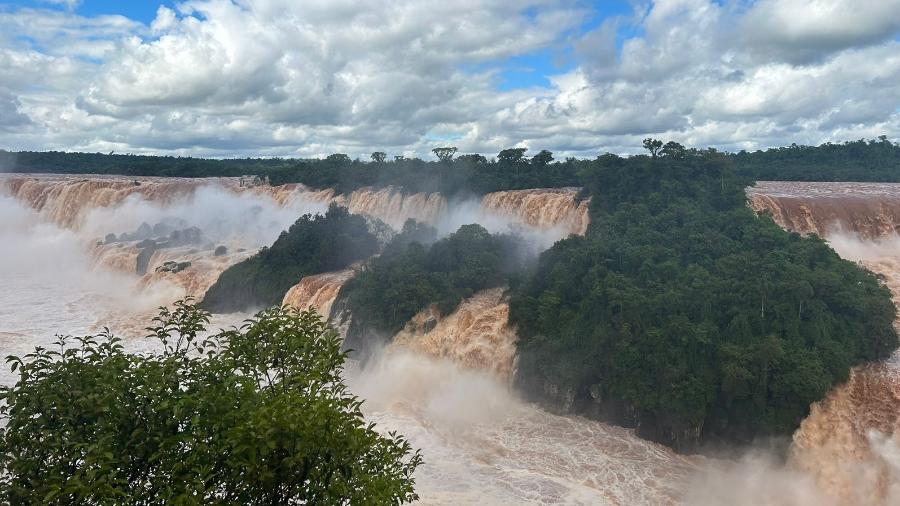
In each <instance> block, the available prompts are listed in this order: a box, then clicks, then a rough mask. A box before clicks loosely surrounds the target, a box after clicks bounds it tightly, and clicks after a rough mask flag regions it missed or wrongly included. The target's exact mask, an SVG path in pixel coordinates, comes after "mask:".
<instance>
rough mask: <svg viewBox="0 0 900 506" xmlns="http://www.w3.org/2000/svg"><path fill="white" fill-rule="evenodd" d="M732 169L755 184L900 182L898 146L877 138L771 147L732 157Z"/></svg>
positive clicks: (884, 138) (899, 146) (742, 152)
mask: <svg viewBox="0 0 900 506" xmlns="http://www.w3.org/2000/svg"><path fill="white" fill-rule="evenodd" d="M733 158H734V163H735V168H736V170H737V171H738V172H739V173H741V174H744V175H746V176H748V177H751V178H753V179H754V180H757V181H878V182H900V144H894V143H892V142H890V141H889V140H888V139H887V138H886V137H884V136H881V137H879V138H878V139H876V140H868V141H867V140H865V139H860V140H858V141H852V142H845V143H843V144H832V143H827V144H822V145H821V146H818V147H813V146H798V145H796V144H792V145H790V146H788V147H781V148H772V149H768V150H766V151H755V152H752V153H749V152H745V151H741V152H740V153H736V154H735V155H733Z"/></svg>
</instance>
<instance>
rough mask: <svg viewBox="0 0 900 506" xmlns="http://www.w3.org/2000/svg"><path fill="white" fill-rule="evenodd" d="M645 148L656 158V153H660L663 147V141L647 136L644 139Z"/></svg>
mask: <svg viewBox="0 0 900 506" xmlns="http://www.w3.org/2000/svg"><path fill="white" fill-rule="evenodd" d="M643 144H644V149H646V150H647V151H649V152H650V156H651V157H653V158H656V155H657V154H658V153H659V150H660V149H662V147H663V142H662V141H661V140H658V139H651V138H649V137H648V138H646V139H644V142H643Z"/></svg>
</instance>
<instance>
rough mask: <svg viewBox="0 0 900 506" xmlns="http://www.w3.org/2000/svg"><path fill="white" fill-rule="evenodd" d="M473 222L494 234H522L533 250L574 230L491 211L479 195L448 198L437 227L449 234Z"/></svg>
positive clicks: (550, 243) (552, 242)
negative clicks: (535, 224) (540, 225)
mask: <svg viewBox="0 0 900 506" xmlns="http://www.w3.org/2000/svg"><path fill="white" fill-rule="evenodd" d="M471 223H477V224H479V225H481V226H482V227H484V228H485V229H486V230H487V231H488V232H491V233H492V234H514V235H516V236H518V237H520V238H521V239H522V242H523V244H525V245H526V247H527V250H528V251H527V252H526V253H529V254H537V253H540V252H542V251H544V250H546V249H548V248H549V247H550V246H553V244H554V243H555V242H556V241H559V240H560V239H564V238H566V237H568V236H569V234H570V232H569V230H568V229H567V228H566V226H565V225H563V224H560V225H557V226H555V227H552V228H549V229H541V228H537V227H532V226H530V225H527V224H525V223H524V222H522V220H520V219H517V218H515V217H512V216H504V215H501V214H497V213H493V212H490V211H487V210H485V209H484V207H483V206H482V203H481V199H477V198H466V199H459V200H451V201H450V202H448V203H447V212H446V213H444V214H443V215H442V216H441V218H440V219H439V220H438V222H437V223H436V224H435V228H437V230H438V234H439V235H440V236H445V235H449V234H451V233H453V232H455V231H456V230H458V229H459V227H461V226H462V225H468V224H471Z"/></svg>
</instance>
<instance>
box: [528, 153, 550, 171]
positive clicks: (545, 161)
mask: <svg viewBox="0 0 900 506" xmlns="http://www.w3.org/2000/svg"><path fill="white" fill-rule="evenodd" d="M552 161H553V153H552V152H550V151H547V150H546V149H542V150H541V151H540V152H539V153H538V154H536V155H534V156H533V157H531V163H533V164H535V165H538V166H540V167H544V166H546V165H549V164H550V162H552Z"/></svg>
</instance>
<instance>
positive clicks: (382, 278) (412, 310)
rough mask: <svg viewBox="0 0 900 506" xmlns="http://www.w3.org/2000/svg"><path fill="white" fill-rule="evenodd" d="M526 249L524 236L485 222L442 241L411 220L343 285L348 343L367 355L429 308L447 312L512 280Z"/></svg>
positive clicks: (340, 311) (341, 311)
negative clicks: (501, 231)
mask: <svg viewBox="0 0 900 506" xmlns="http://www.w3.org/2000/svg"><path fill="white" fill-rule="evenodd" d="M525 251H526V249H525V248H524V247H522V244H521V243H520V240H519V239H518V238H516V237H514V236H510V235H504V234H491V233H489V232H488V231H487V230H485V229H484V228H483V227H482V226H480V225H475V224H472V225H463V226H462V227H460V228H459V230H457V231H456V232H454V233H452V234H450V235H449V236H447V237H445V238H443V239H440V240H437V233H436V231H435V230H434V229H433V228H431V227H429V226H427V225H421V224H418V223H416V222H414V221H412V220H410V221H407V222H406V224H405V225H404V227H403V230H402V232H401V233H399V234H397V235H396V236H395V237H394V238H393V239H392V240H391V241H390V242H389V243H388V244H387V245H386V246H385V248H384V251H383V252H382V253H381V255H379V256H377V257H375V258H373V259H371V260H369V261H368V262H366V263H365V264H364V266H363V268H362V269H361V271H360V272H359V273H358V274H357V275H356V276H355V277H354V278H352V279H351V280H350V281H348V282H347V283H346V284H345V285H344V286H343V287H342V288H341V292H340V294H339V295H338V301H337V302H336V304H335V306H334V308H333V309H332V317H333V319H334V320H337V321H340V320H341V318H342V317H344V316H347V315H349V316H350V325H349V328H348V330H347V333H346V337H345V347H347V348H351V349H354V350H356V351H358V352H360V353H361V354H362V355H363V356H365V355H366V354H367V353H368V352H369V351H370V350H371V349H373V348H374V349H377V348H378V347H380V345H383V344H384V343H385V342H388V341H389V340H390V338H391V336H393V335H394V334H396V333H397V332H398V331H399V330H400V329H401V328H403V326H404V325H405V324H406V322H408V321H409V320H410V318H412V317H413V316H414V315H415V314H416V313H418V312H419V311H421V310H423V309H425V308H426V307H428V306H430V305H432V304H434V305H435V306H436V308H437V310H438V312H439V313H440V314H442V315H447V314H449V313H451V312H452V311H453V310H454V309H455V308H456V307H457V306H458V305H459V303H460V301H462V300H463V299H465V298H467V297H471V296H472V295H473V294H474V293H475V292H478V291H479V290H484V289H487V288H494V287H498V286H503V285H505V284H507V283H508V282H509V278H510V276H513V275H515V274H516V273H517V272H520V271H521V269H522V266H523V265H524V264H525V261H526V258H527V256H526V255H527V254H526V253H525Z"/></svg>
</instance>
